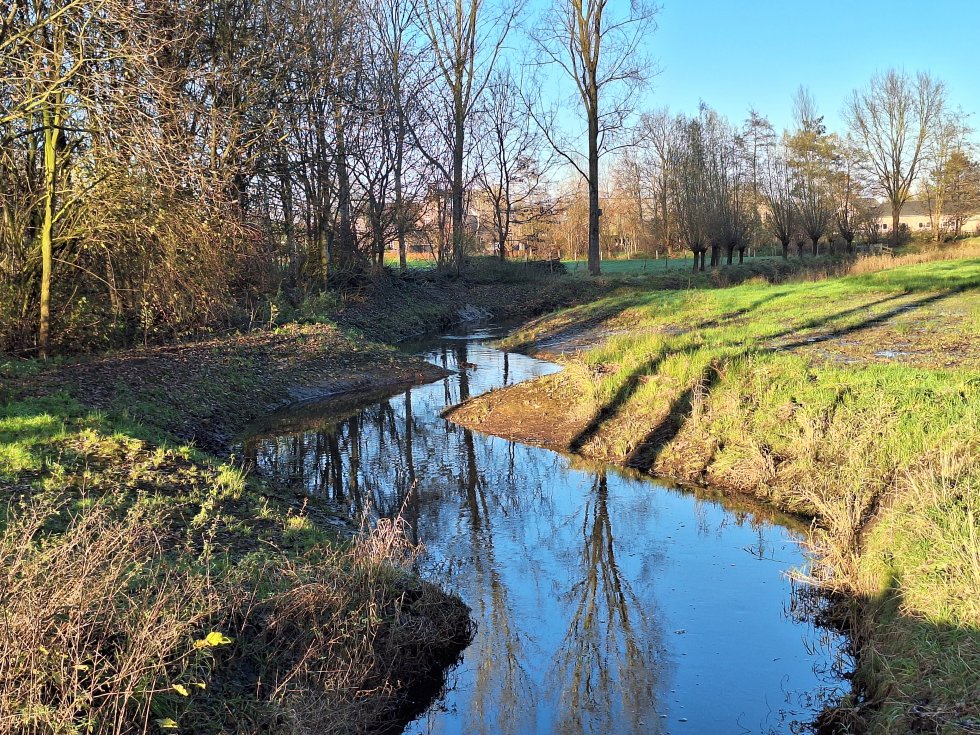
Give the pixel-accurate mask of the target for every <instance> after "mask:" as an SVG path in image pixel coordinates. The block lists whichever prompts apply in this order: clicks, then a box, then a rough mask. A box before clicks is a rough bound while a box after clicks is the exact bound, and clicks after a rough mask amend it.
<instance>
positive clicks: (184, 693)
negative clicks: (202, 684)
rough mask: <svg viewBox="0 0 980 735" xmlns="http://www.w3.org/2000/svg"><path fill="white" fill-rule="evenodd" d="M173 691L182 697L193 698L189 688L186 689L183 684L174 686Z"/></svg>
mask: <svg viewBox="0 0 980 735" xmlns="http://www.w3.org/2000/svg"><path fill="white" fill-rule="evenodd" d="M173 690H174V691H175V692H177V694H179V695H180V696H182V697H189V696H191V693H190V692H189V691H187V687H185V686H184V685H183V684H174V686H173Z"/></svg>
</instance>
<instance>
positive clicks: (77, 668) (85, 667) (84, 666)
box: [75, 664, 92, 671]
mask: <svg viewBox="0 0 980 735" xmlns="http://www.w3.org/2000/svg"><path fill="white" fill-rule="evenodd" d="M90 668H92V667H91V666H89V665H88V664H75V671H88V670H89V669H90Z"/></svg>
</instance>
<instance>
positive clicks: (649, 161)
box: [637, 108, 681, 251]
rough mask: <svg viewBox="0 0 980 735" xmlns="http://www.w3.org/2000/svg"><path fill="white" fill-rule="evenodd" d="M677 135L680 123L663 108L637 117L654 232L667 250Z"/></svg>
mask: <svg viewBox="0 0 980 735" xmlns="http://www.w3.org/2000/svg"><path fill="white" fill-rule="evenodd" d="M680 134H681V122H680V121H679V120H678V118H677V117H675V116H673V115H671V114H670V112H669V110H667V109H666V108H664V109H661V110H657V111H655V112H653V113H649V114H644V115H643V116H642V117H641V118H640V125H639V130H638V136H637V137H638V140H637V144H638V145H639V146H640V147H641V155H640V159H641V164H640V165H641V173H642V176H643V178H644V180H645V181H644V185H645V188H646V189H647V191H648V192H649V193H650V195H651V196H652V198H653V201H654V212H655V217H654V221H655V233H656V236H657V237H658V238H659V240H660V242H662V243H663V245H664V247H665V248H666V250H667V251H670V250H671V249H672V248H673V247H674V245H675V243H676V240H677V225H676V222H675V221H674V217H673V207H672V202H671V177H672V172H671V170H670V152H671V149H672V148H673V147H674V146H675V145H676V141H677V137H678V135H680Z"/></svg>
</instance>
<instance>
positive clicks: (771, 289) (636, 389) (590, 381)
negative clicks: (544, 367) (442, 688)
mask: <svg viewBox="0 0 980 735" xmlns="http://www.w3.org/2000/svg"><path fill="white" fill-rule="evenodd" d="M978 314H980V259H977V258H972V259H966V260H958V261H935V262H925V263H917V264H912V265H907V266H904V267H901V268H895V269H891V270H881V271H877V272H863V273H860V274H857V275H852V276H847V277H841V278H833V279H827V280H823V281H814V282H800V283H784V284H781V285H775V286H773V285H769V284H766V283H747V284H743V285H740V286H735V287H732V288H725V289H713V290H684V291H672V292H666V291H659V292H649V291H644V290H642V289H633V290H624V291H621V292H619V293H617V294H615V295H612V296H610V297H608V298H606V299H601V300H598V301H595V302H592V303H590V304H585V305H582V306H579V307H576V308H573V309H569V310H566V311H564V312H561V313H559V314H556V315H555V316H554V317H553V318H551V319H549V320H544V321H542V322H539V323H537V324H535V325H533V331H530V332H528V333H524V334H521V333H518V334H516V335H514V336H512V337H511V338H510V340H509V342H510V343H511V344H528V343H530V342H532V341H533V339H534V338H536V337H540V336H542V335H549V334H554V333H555V332H559V331H561V330H569V329H573V328H574V326H575V325H577V324H578V325H589V326H590V327H594V325H595V324H597V323H598V324H601V325H603V326H604V327H605V328H607V329H609V330H610V331H612V332H614V333H616V334H615V336H613V337H611V338H609V339H607V340H605V341H603V342H602V343H601V344H598V345H596V346H595V347H593V348H591V349H588V350H586V351H585V352H583V353H581V354H579V355H577V356H576V357H574V358H572V359H570V360H568V369H567V370H566V371H565V373H564V374H562V375H561V376H558V377H556V378H552V380H556V381H559V382H561V383H562V384H564V385H565V386H566V387H567V388H569V391H568V393H566V395H572V396H577V398H578V404H579V406H582V407H585V408H584V410H585V413H586V414H588V415H592V416H595V417H597V419H595V420H594V421H593V425H591V426H590V429H589V431H588V435H587V436H585V437H584V438H583V439H582V444H581V449H582V450H583V451H585V452H586V453H590V454H593V455H596V456H600V457H604V458H607V459H618V460H621V461H623V460H629V461H631V462H634V463H636V462H640V463H641V464H642V463H643V462H646V463H648V464H649V465H651V466H652V469H653V470H654V471H655V472H658V473H661V474H666V475H671V476H673V477H675V478H679V479H682V480H687V481H690V482H697V483H708V484H713V485H718V486H721V487H724V488H727V489H729V490H733V491H735V490H737V491H743V492H750V493H754V494H756V495H758V496H760V497H762V498H764V499H767V500H769V501H770V502H772V503H774V504H776V505H778V506H779V507H781V508H784V509H788V510H792V511H798V512H803V513H807V514H810V515H813V516H815V517H816V518H817V519H818V522H817V524H816V526H815V527H814V532H813V535H812V537H811V543H812V545H813V550H814V554H815V564H814V567H813V569H812V570H811V573H812V574H813V576H814V578H815V579H816V580H817V581H818V582H820V583H821V584H823V585H825V586H826V587H828V588H831V589H835V590H838V591H841V592H845V593H848V594H850V595H853V596H856V597H858V598H861V599H864V600H871V601H876V606H875V607H874V608H873V609H872V610H871V611H869V612H868V615H869V617H868V618H867V621H866V622H867V627H868V630H867V631H862V632H861V633H860V635H861V636H862V637H861V640H862V641H863V642H865V643H866V644H867V646H868V648H867V655H866V656H864V657H862V659H861V668H860V669H859V674H858V675H859V678H861V679H862V681H863V682H864V683H865V684H870V685H873V686H874V687H877V688H878V689H877V693H876V694H875V695H874V696H876V697H878V698H879V699H880V704H881V705H882V708H881V709H880V710H879V712H880V717H879V718H878V720H876V723H877V724H876V726H877V727H880V729H881V731H882V732H904V731H906V729H907V728H908V726H909V720H908V719H907V716H908V715H909V712H910V708H911V704H912V701H913V700H923V699H926V700H928V701H929V702H930V704H929V706H928V707H927V708H925V710H926V711H927V714H928V718H929V720H930V722H932V723H933V725H935V726H936V727H937V728H938V730H937V731H945V729H947V726H948V727H950V728H953V729H955V727H954V726H955V723H956V722H959V721H961V720H963V719H964V718H967V719H968V718H971V717H973V718H976V717H980V702H977V701H976V700H975V699H974V700H970V699H969V697H967V698H965V699H964V696H965V694H966V693H969V692H975V691H976V687H977V686H978V685H980V445H978V444H977V441H978V440H977V437H978V436H980V362H978V360H977V355H978V353H977V351H976V349H975V347H974V346H975V345H977V344H978V343H980V320H978ZM895 341H904V342H903V345H904V346H903V349H906V350H908V351H909V355H908V356H907V357H905V358H901V357H899V358H892V357H890V356H889V355H890V354H891V353H889V352H883V353H881V355H879V352H880V351H882V350H885V351H888V350H894V349H895V345H894V344H893V342H895ZM902 359H905V360H906V361H905V362H903V361H902ZM570 410H573V411H574V410H581V409H576V408H572V409H570ZM971 701H972V704H971V703H970V702H971ZM970 721H972V720H970ZM931 726H932V725H931ZM951 731H952V730H951Z"/></svg>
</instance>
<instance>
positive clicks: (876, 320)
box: [770, 290, 957, 350]
mask: <svg viewBox="0 0 980 735" xmlns="http://www.w3.org/2000/svg"><path fill="white" fill-rule="evenodd" d="M956 293H957V291H955V290H954V291H944V292H941V293H935V294H930V295H928V296H923V297H922V298H919V299H915V300H914V301H908V302H904V303H902V304H900V305H898V306H896V307H894V308H892V309H889V310H888V311H885V312H883V313H881V314H875V315H872V316H869V317H868V318H867V319H862V320H861V321H859V322H857V323H856V324H851V325H849V326H846V327H841V328H840V329H835V330H833V331H831V332H827V333H826V334H820V335H815V336H813V337H807V338H805V339H802V340H796V341H795V342H790V343H788V344H784V345H780V346H779V348H778V349H781V350H792V349H795V348H797V347H807V346H809V345H814V344H819V343H821V342H829V341H830V340H832V339H838V338H839V337H845V336H847V335H849V334H854V333H855V332H860V331H862V330H865V329H870V328H871V327H875V326H877V325H879V324H884V323H885V322H887V321H889V320H891V319H893V318H894V317H896V316H898V315H900V314H903V313H904V312H906V311H911V310H913V309H920V308H922V307H923V306H928V305H929V304H934V303H936V302H939V301H943V300H945V299H948V298H950V297H951V296H953V295H954V294H956ZM901 295H902V296H905V295H907V294H901ZM895 298H897V297H894V298H891V299H880V300H879V301H876V302H872V303H871V304H865V305H864V306H863V307H861V308H865V309H866V308H867V307H869V306H875V305H879V304H882V303H886V302H889V301H893V300H894V299H895ZM858 310H860V309H859V308H857V307H855V308H852V309H847V310H846V311H845V312H841V313H839V314H837V315H835V316H833V317H826V318H824V319H821V320H817V322H816V323H815V324H812V325H809V324H808V325H807V326H806V327H803V328H804V329H812V328H815V327H819V326H824V325H825V324H828V323H829V322H831V321H835V320H837V319H840V318H841V317H843V316H845V315H847V314H850V313H853V312H855V311H858ZM798 331H800V330H799V329H796V330H792V331H784V332H782V333H781V334H779V335H776V336H774V337H772V338H770V339H778V338H779V337H785V336H787V335H788V334H792V333H793V332H798Z"/></svg>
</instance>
